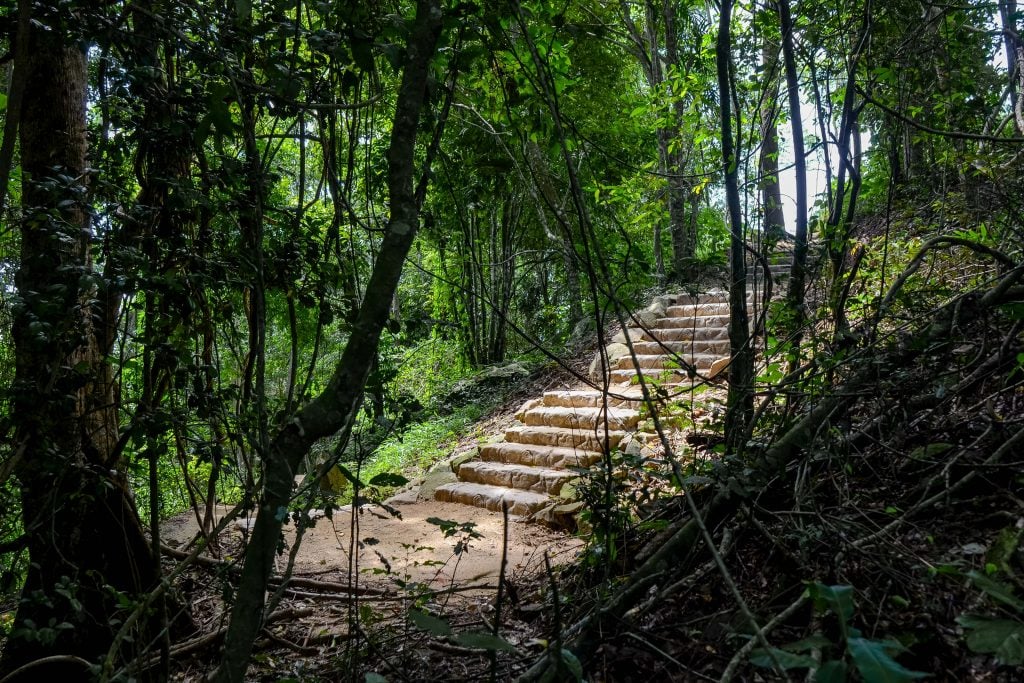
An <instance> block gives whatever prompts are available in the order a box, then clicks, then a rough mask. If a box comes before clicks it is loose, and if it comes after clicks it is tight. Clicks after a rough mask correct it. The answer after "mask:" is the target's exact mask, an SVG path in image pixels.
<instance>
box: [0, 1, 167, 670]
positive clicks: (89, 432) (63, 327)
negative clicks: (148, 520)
mask: <svg viewBox="0 0 1024 683" xmlns="http://www.w3.org/2000/svg"><path fill="white" fill-rule="evenodd" d="M37 8H38V9H39V11H38V12H37V13H36V14H35V16H34V17H33V21H32V25H31V29H30V33H29V36H28V41H29V43H30V49H29V50H28V57H27V62H26V63H25V64H23V65H22V66H23V67H24V69H25V73H26V78H27V79H28V82H30V83H32V84H33V85H32V87H30V88H27V89H26V91H25V93H24V100H23V104H22V109H21V111H20V112H17V114H19V115H20V119H21V129H20V150H21V154H20V160H21V172H22V215H23V218H22V221H21V225H20V233H21V235H20V236H21V257H20V265H19V268H18V272H17V276H16V284H17V291H18V300H17V302H16V304H15V317H14V322H13V336H14V342H15V348H16V356H15V363H16V378H15V385H14V387H13V392H12V393H13V403H14V413H15V416H16V422H17V424H18V429H17V435H16V438H17V447H16V451H15V454H14V456H13V457H14V458H15V463H14V467H13V470H14V474H15V475H16V477H17V479H18V482H19V484H20V491H21V512H22V523H23V526H24V529H25V534H26V538H27V541H28V549H29V557H30V561H31V564H30V568H29V571H28V575H27V577H26V581H25V585H24V589H23V591H22V599H21V601H20V603H19V605H18V613H17V615H16V617H15V623H14V631H13V632H12V634H11V637H10V638H9V639H8V641H7V644H6V646H5V648H4V657H3V661H2V663H0V671H9V670H11V669H12V668H14V667H17V666H19V665H21V664H24V663H26V662H29V661H32V660H35V659H39V658H42V657H45V656H49V655H55V654H59V655H74V656H77V657H87V658H88V657H92V656H95V655H98V654H100V653H103V652H105V651H106V649H107V647H109V644H110V641H111V638H112V635H113V632H112V628H113V626H112V623H113V622H112V617H113V615H114V614H115V613H116V612H117V609H118V608H117V605H118V600H119V596H120V599H123V600H128V601H130V600H131V599H133V598H134V597H135V596H137V595H138V594H140V593H142V592H143V591H146V590H148V589H150V588H151V587H152V586H153V585H154V584H155V583H156V581H157V579H158V565H157V563H156V561H155V559H154V556H153V555H152V554H151V553H150V548H149V545H148V542H147V540H146V537H145V536H144V534H143V531H142V527H141V524H140V521H139V518H138V515H137V512H136V509H135V504H134V502H133V499H132V496H131V494H130V493H129V492H128V489H127V485H126V480H125V476H124V468H123V464H124V463H123V462H122V460H121V449H120V444H119V441H118V436H119V435H118V423H117V414H116V412H115V402H114V396H113V392H112V385H111V381H110V368H109V366H108V363H107V360H106V358H105V356H104V352H103V349H102V348H101V340H100V339H99V335H100V334H101V330H99V329H98V328H97V325H96V322H95V318H94V314H95V313H96V306H95V301H96V294H97V291H98V289H99V285H100V284H101V283H100V281H99V278H98V276H97V274H96V273H95V272H94V270H93V268H92V260H91V257H90V247H91V244H90V242H91V238H92V228H91V211H90V206H89V201H88V185H89V170H88V164H87V158H86V152H87V142H86V109H85V107H86V71H87V70H86V54H85V50H84V48H83V47H82V42H81V36H78V35H76V34H75V33H74V31H75V28H74V27H75V26H76V25H77V21H78V17H76V16H75V15H73V14H71V13H69V12H67V11H66V10H64V11H62V10H57V9H53V8H42V6H37ZM145 621H146V620H145V619H143V620H142V622H143V624H145ZM54 666H62V667H70V670H66V671H64V673H63V674H57V673H55V672H54V671H52V670H51V671H48V675H57V676H59V675H64V676H67V677H74V678H78V677H81V676H83V675H84V674H83V672H82V670H81V664H80V663H71V660H65V661H64V662H63V663H60V664H56V665H54Z"/></svg>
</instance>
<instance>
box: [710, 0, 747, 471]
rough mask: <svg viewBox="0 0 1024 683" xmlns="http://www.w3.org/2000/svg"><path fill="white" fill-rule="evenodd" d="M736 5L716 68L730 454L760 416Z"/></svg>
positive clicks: (724, 12) (724, 11)
mask: <svg viewBox="0 0 1024 683" xmlns="http://www.w3.org/2000/svg"><path fill="white" fill-rule="evenodd" d="M731 18H732V0H722V8H721V15H720V16H719V20H718V39H717V42H716V44H715V62H716V66H717V71H718V93H719V95H718V99H719V105H720V111H721V125H722V169H723V172H724V174H725V197H726V202H727V203H728V206H729V227H730V230H731V233H732V236H731V239H730V241H729V266H730V278H729V280H730V281H729V347H730V355H731V357H732V359H731V362H730V363H729V396H728V399H727V405H726V413H725V438H726V443H727V445H728V447H729V449H730V450H733V451H737V450H742V448H743V442H744V441H745V439H746V433H747V427H748V425H749V423H750V420H751V419H752V417H753V414H754V349H753V346H752V340H751V338H750V322H749V320H748V319H747V265H746V259H745V247H746V244H745V239H744V234H743V217H742V212H741V207H740V190H739V182H738V176H737V170H738V160H739V153H738V152H739V150H737V149H736V145H735V141H734V139H733V134H732V98H731V93H732V85H731V78H730V73H729V72H730V65H731V61H732V38H731V35H730V19H731Z"/></svg>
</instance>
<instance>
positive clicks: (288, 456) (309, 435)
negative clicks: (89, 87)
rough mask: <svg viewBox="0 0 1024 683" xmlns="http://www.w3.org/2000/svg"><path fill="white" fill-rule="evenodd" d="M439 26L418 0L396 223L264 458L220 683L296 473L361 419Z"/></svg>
mask: <svg viewBox="0 0 1024 683" xmlns="http://www.w3.org/2000/svg"><path fill="white" fill-rule="evenodd" d="M441 19H442V13H441V8H440V4H439V2H438V0H418V2H417V4H416V19H415V22H414V26H413V29H412V34H411V36H410V38H409V42H408V45H407V48H406V57H405V68H404V69H403V72H402V80H401V84H400V86H399V91H398V101H397V104H396V110H395V116H394V121H393V126H392V133H391V144H390V146H389V149H388V154H387V163H388V191H389V192H388V195H389V197H390V205H391V216H390V218H389V220H388V225H387V229H386V231H385V234H384V239H383V241H382V243H381V248H380V253H379V255H378V257H377V260H376V263H375V264H374V267H373V272H372V273H371V275H370V281H369V282H368V283H367V287H366V296H365V297H364V298H363V301H362V304H361V305H360V308H359V314H358V317H357V318H356V321H355V324H354V326H353V330H352V335H351V337H350V338H349V341H348V344H346V346H345V351H344V352H343V354H342V357H341V360H340V361H339V362H338V365H337V367H336V368H335V371H334V375H333V376H332V377H331V380H330V382H329V384H328V387H327V389H325V390H324V392H323V393H321V394H320V395H319V396H317V397H316V398H315V399H313V400H312V401H311V402H309V403H308V404H306V405H305V406H304V407H303V408H302V409H301V410H300V411H299V412H298V413H297V414H296V416H295V418H294V419H293V420H292V421H291V422H290V423H288V425H287V426H285V427H284V428H283V429H282V430H281V431H279V432H278V433H277V434H276V435H275V437H274V439H273V440H272V442H271V443H270V447H269V449H268V451H267V453H266V461H265V462H264V475H263V476H264V484H263V492H262V496H261V500H260V504H259V509H258V511H257V515H256V522H255V525H254V528H253V535H252V538H251V540H250V541H249V545H248V546H247V547H246V550H245V564H244V567H243V569H242V577H241V580H240V582H239V587H238V591H237V594H236V597H235V604H234V606H233V607H232V610H231V621H230V624H229V627H228V632H227V635H226V638H225V645H224V656H223V660H222V663H221V666H220V668H219V669H218V670H217V673H216V675H215V680H217V681H221V682H231V683H234V682H236V681H238V682H240V681H242V680H243V679H244V677H245V671H246V669H247V667H248V664H249V655H250V653H251V651H252V644H253V641H254V640H255V639H256V635H257V633H259V629H260V627H261V625H262V621H263V610H264V595H265V592H266V588H267V583H268V581H269V579H270V573H271V571H272V570H273V567H274V557H275V554H276V550H277V544H278V539H279V537H280V534H281V527H282V524H283V522H284V518H285V516H286V511H287V509H288V503H289V501H290V499H291V492H292V486H293V477H294V472H295V470H296V468H297V467H298V465H299V464H300V463H301V462H302V459H303V457H304V456H305V455H306V453H308V452H309V449H310V448H311V447H312V446H313V444H314V443H315V442H316V441H318V440H319V439H322V438H324V437H327V436H330V435H332V434H336V433H337V432H339V431H341V438H342V439H343V440H344V439H347V438H348V433H349V431H350V430H351V427H352V423H353V422H354V420H355V416H356V413H357V412H358V409H359V404H360V402H361V400H362V397H363V388H364V386H365V384H366V378H367V374H368V372H369V367H370V363H371V361H372V359H373V356H374V354H376V352H377V347H378V344H379V342H380V335H381V331H382V330H383V328H384V326H385V324H386V323H387V319H388V313H389V310H390V306H391V298H392V295H393V293H394V291H395V288H396V287H397V286H398V280H399V278H400V276H401V274H402V267H403V264H404V262H405V257H406V255H407V254H408V252H409V248H410V247H411V246H412V242H413V238H414V237H415V235H416V230H417V227H418V224H419V207H418V206H417V204H416V200H415V195H414V190H413V175H414V170H415V150H416V132H417V128H418V125H419V120H420V112H421V110H422V107H423V104H424V100H425V98H426V84H427V72H428V69H429V65H430V61H431V59H432V58H433V55H434V52H435V50H436V48H437V41H438V38H439V36H440V33H441Z"/></svg>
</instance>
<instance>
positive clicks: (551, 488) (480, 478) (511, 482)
mask: <svg viewBox="0 0 1024 683" xmlns="http://www.w3.org/2000/svg"><path fill="white" fill-rule="evenodd" d="M578 476H579V474H577V473H576V472H573V471H571V470H554V469H549V468H546V467H531V466H530V465H515V464H511V463H504V462H490V461H487V462H484V461H480V460H475V461H472V462H467V463H463V464H462V466H461V467H459V479H460V480H461V481H468V482H474V483H477V484H489V485H491V486H504V487H506V488H510V489H519V490H521V491H536V492H538V493H546V494H548V495H558V492H559V491H560V490H562V484H564V483H565V482H567V481H569V480H570V479H575V478H576V477H578Z"/></svg>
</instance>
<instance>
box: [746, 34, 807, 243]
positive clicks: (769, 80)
mask: <svg viewBox="0 0 1024 683" xmlns="http://www.w3.org/2000/svg"><path fill="white" fill-rule="evenodd" d="M761 63H762V65H763V67H764V75H765V86H764V87H765V96H764V101H763V102H762V104H761V153H760V154H759V155H758V159H757V166H758V172H759V173H760V176H761V177H760V178H759V182H758V186H759V187H760V190H761V204H762V206H763V207H764V225H763V228H762V235H763V240H764V243H765V248H770V247H771V246H772V245H773V244H775V243H776V242H778V241H779V239H781V238H782V236H783V234H785V232H786V218H785V215H784V214H783V213H782V188H781V186H780V185H779V131H778V129H777V128H776V125H775V124H776V119H777V118H778V110H779V56H778V45H775V44H772V43H771V42H769V40H768V39H767V37H766V38H765V42H764V44H763V45H762V47H761ZM799 114H800V112H799V110H797V116H798V117H799Z"/></svg>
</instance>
